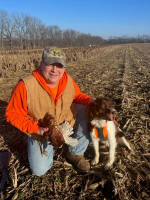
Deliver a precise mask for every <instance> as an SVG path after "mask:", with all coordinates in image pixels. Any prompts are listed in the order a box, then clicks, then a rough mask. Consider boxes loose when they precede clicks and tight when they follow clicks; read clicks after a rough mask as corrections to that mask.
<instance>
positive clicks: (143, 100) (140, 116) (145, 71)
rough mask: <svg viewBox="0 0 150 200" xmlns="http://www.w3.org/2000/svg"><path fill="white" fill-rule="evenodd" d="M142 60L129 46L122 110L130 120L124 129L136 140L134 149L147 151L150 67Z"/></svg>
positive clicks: (141, 56) (149, 111)
mask: <svg viewBox="0 0 150 200" xmlns="http://www.w3.org/2000/svg"><path fill="white" fill-rule="evenodd" d="M142 60H144V56H143V55H140V54H139V52H138V51H136V50H135V49H134V48H133V47H132V46H129V47H128V50H127V52H126V58H125V73H124V77H123V93H122V99H123V100H122V111H123V114H124V116H126V117H125V118H128V119H129V120H130V122H129V124H128V126H127V129H126V131H127V132H128V134H129V136H130V137H131V138H132V139H133V141H134V142H135V144H136V140H138V144H137V146H136V149H137V150H141V151H142V152H144V151H146V152H148V146H147V145H146V144H147V143H148V141H149V140H150V137H149V136H148V132H149V124H150V121H149V114H150V110H149V103H150V99H149V97H150V68H149V67H148V66H149V63H147V64H146V63H144V64H143V62H142ZM125 118H124V120H125ZM139 137H140V140H139Z"/></svg>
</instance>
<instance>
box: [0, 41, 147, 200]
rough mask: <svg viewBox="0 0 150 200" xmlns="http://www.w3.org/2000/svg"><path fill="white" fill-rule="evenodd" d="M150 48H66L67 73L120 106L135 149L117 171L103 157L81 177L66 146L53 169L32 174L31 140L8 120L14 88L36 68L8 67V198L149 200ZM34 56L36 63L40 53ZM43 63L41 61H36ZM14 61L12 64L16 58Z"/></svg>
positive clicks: (0, 130) (1, 84) (123, 152)
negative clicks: (68, 160) (69, 159)
mask: <svg viewBox="0 0 150 200" xmlns="http://www.w3.org/2000/svg"><path fill="white" fill-rule="evenodd" d="M149 48H150V45H149V44H146V45H144V44H139V45H138V44H134V45H120V46H119V45H116V46H110V47H103V48H92V49H90V48H89V49H84V48H77V49H69V51H68V50H66V53H67V55H68V65H67V71H68V72H69V73H70V74H71V75H72V76H73V78H74V79H75V81H76V82H77V83H78V84H79V86H80V88H81V90H82V91H83V92H86V93H88V94H89V95H91V96H94V97H97V96H101V95H105V96H108V97H110V98H112V99H113V101H114V102H115V103H116V108H117V110H118V121H119V123H120V124H121V127H122V128H123V129H124V132H125V134H126V137H127V138H128V139H129V140H130V142H131V144H132V146H133V148H134V151H135V153H134V154H132V153H130V152H129V151H128V150H127V149H126V148H124V147H121V148H119V149H118V150H117V159H116V162H115V164H114V167H113V168H112V169H111V170H109V171H105V170H104V164H105V162H106V159H107V156H105V154H104V156H102V157H101V162H100V163H99V165H98V166H97V167H96V169H95V170H93V173H92V174H88V175H87V174H86V175H81V174H78V173H77V172H76V171H75V170H74V169H73V168H72V167H71V166H68V165H67V163H66V162H65V158H64V155H63V150H62V149H61V148H60V149H55V156H54V165H53V167H52V169H51V170H50V171H49V172H48V173H47V174H46V175H44V176H43V177H36V176H34V175H31V173H30V170H29V166H28V160H27V152H26V139H27V138H26V136H25V135H24V134H23V133H20V132H19V131H18V130H17V129H15V128H13V127H12V126H10V125H9V124H7V123H6V121H5V119H4V111H5V108H6V106H7V102H8V100H9V97H10V95H11V90H12V88H13V87H14V85H15V84H16V82H17V80H19V79H20V78H21V77H22V76H25V75H28V73H29V71H30V70H31V68H28V67H27V69H23V68H22V67H21V68H20V70H16V71H14V70H12V72H11V73H9V72H10V71H9V66H7V68H8V70H7V71H8V73H6V76H2V77H1V79H0V91H1V93H0V108H1V112H0V134H1V137H0V144H1V150H4V149H7V150H9V151H10V152H11V153H12V157H11V161H10V165H9V179H8V181H7V184H6V186H5V188H4V191H3V195H4V199H66V200H70V199H73V200H75V199H81V200H84V199H86V200H87V199H90V200H93V199H94V200H95V199H121V200H126V199H127V200H129V199H130V200H131V199H135V200H136V199H150V190H149V188H150V150H149V149H150V148H149V147H150V120H149V114H150V98H149V97H150V64H149V63H150V57H149V55H148V54H147V49H149ZM34 54H35V56H34V58H35V59H36V55H37V57H38V56H39V54H40V53H39V51H38V53H37V54H36V53H34ZM10 56H11V55H10ZM17 56H18V55H17ZM30 56H31V55H30ZM32 56H33V54H32ZM18 57H19V56H18ZM27 60H28V58H26V62H27ZM29 60H30V61H31V59H29ZM39 60H40V57H38V59H37V62H39ZM11 62H12V63H11V64H12V66H13V63H14V61H13V59H12V60H11ZM1 69H3V66H2V65H1ZM23 144H24V145H23ZM92 156H93V149H92V146H91V144H90V145H89V147H88V149H87V152H86V157H87V158H89V159H91V157H92Z"/></svg>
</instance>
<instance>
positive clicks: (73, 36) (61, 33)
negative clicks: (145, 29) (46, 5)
mask: <svg viewBox="0 0 150 200" xmlns="http://www.w3.org/2000/svg"><path fill="white" fill-rule="evenodd" d="M129 42H150V36H141V37H138V38H129V37H113V38H110V39H108V40H104V39H103V38H102V37H100V36H93V35H91V34H85V33H80V32H78V31H75V30H72V29H67V30H61V29H60V28H59V27H58V26H55V25H54V26H46V25H45V24H43V23H42V21H41V20H40V19H38V18H36V17H32V16H28V15H26V14H18V13H16V14H11V15H9V14H8V13H7V12H6V11H4V10H0V49H31V48H33V49H34V48H44V47H45V46H54V45H55V46H60V47H70V46H95V45H102V44H120V43H129Z"/></svg>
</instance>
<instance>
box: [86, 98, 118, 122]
mask: <svg viewBox="0 0 150 200" xmlns="http://www.w3.org/2000/svg"><path fill="white" fill-rule="evenodd" d="M86 111H87V117H88V120H89V122H91V121H92V120H93V119H105V120H113V119H114V118H115V116H116V113H117V112H116V110H115V108H114V104H113V102H112V101H111V100H110V99H108V98H106V97H99V98H96V99H95V101H94V102H92V103H89V104H88V106H87V110H86Z"/></svg>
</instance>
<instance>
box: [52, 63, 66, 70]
mask: <svg viewBox="0 0 150 200" xmlns="http://www.w3.org/2000/svg"><path fill="white" fill-rule="evenodd" d="M51 65H52V66H56V67H57V68H60V69H61V68H64V66H63V65H62V64H61V63H53V64H51Z"/></svg>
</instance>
